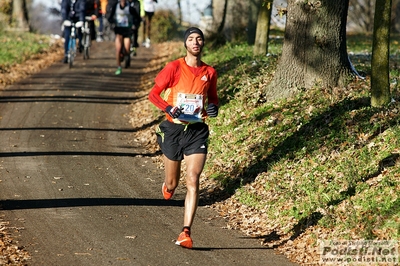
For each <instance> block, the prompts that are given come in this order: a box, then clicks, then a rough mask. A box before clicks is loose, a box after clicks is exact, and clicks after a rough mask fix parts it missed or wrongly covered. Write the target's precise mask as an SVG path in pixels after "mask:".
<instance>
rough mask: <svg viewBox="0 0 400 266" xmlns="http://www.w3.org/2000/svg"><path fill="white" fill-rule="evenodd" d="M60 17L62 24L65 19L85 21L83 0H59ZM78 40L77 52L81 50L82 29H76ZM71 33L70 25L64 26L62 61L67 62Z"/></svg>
mask: <svg viewBox="0 0 400 266" xmlns="http://www.w3.org/2000/svg"><path fill="white" fill-rule="evenodd" d="M61 18H62V21H63V25H64V22H65V21H71V22H74V23H76V22H79V21H82V22H83V21H85V0H62V1H61ZM77 33H78V34H77V35H78V40H79V46H78V47H79V52H82V44H81V41H82V31H81V30H80V29H79V30H77ZM70 35H71V26H69V27H67V26H64V39H65V43H64V59H63V61H62V62H63V63H65V64H66V63H68V44H69V36H70Z"/></svg>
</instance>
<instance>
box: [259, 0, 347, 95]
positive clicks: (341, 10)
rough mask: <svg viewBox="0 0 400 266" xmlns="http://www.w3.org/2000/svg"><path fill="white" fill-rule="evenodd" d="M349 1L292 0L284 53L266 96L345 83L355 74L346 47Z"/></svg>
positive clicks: (287, 18)
mask: <svg viewBox="0 0 400 266" xmlns="http://www.w3.org/2000/svg"><path fill="white" fill-rule="evenodd" d="M348 4H349V0H336V1H332V0H320V1H315V2H310V1H299V0H289V1H288V6H287V14H286V30H285V36H284V44H283V48H282V56H281V58H280V61H279V63H278V66H277V70H276V73H275V75H274V79H273V81H272V82H271V84H270V85H269V86H268V88H267V91H266V96H267V99H278V98H286V97H289V96H291V95H293V94H294V93H296V92H297V91H298V90H299V89H300V90H303V89H309V88H311V87H313V86H315V85H320V86H328V87H335V86H344V85H346V84H347V83H348V82H349V80H350V79H351V78H352V77H353V76H354V73H353V70H352V65H351V63H350V61H349V58H348V55H347V50H346V18H347V9H348Z"/></svg>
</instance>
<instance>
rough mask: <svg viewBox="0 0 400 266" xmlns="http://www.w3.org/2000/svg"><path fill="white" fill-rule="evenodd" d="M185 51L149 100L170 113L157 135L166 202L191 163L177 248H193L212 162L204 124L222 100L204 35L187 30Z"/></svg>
mask: <svg viewBox="0 0 400 266" xmlns="http://www.w3.org/2000/svg"><path fill="white" fill-rule="evenodd" d="M184 46H185V48H186V55H185V56H184V57H181V58H179V59H176V60H174V61H172V62H170V63H168V64H167V65H166V66H165V67H164V68H163V69H162V70H161V72H160V73H159V74H158V75H157V76H156V78H155V85H154V87H153V88H152V90H151V91H150V93H149V100H150V101H151V102H152V103H153V104H154V105H155V106H156V107H158V108H159V109H161V110H163V111H164V112H165V113H166V120H165V121H163V122H161V124H160V125H159V126H158V128H157V130H156V133H157V142H158V144H159V145H160V148H161V151H162V153H163V159H164V168H165V176H164V183H163V185H162V194H163V197H164V199H166V200H169V199H171V197H172V196H173V194H174V191H175V189H176V187H177V186H178V183H179V179H180V174H181V162H182V160H183V159H184V160H185V161H186V173H187V174H186V187H187V192H186V197H185V210H184V218H183V229H182V232H181V233H180V234H179V236H178V239H177V241H176V242H175V244H177V245H180V246H182V247H185V248H192V247H193V241H192V238H191V235H190V233H191V231H190V228H191V226H192V223H193V219H194V216H195V213H196V209H197V205H198V201H199V180H200V175H201V172H202V171H203V167H204V165H205V163H206V158H207V146H208V136H209V128H208V125H207V124H206V123H205V119H206V118H207V117H216V116H217V115H218V95H217V72H216V70H215V69H214V68H213V67H211V66H209V65H207V64H206V63H204V62H203V61H202V60H201V53H202V50H203V47H204V35H203V32H202V31H201V30H200V29H199V28H195V27H191V28H189V29H187V30H186V32H185V34H184ZM161 95H163V97H161ZM206 105H207V107H205V106H206Z"/></svg>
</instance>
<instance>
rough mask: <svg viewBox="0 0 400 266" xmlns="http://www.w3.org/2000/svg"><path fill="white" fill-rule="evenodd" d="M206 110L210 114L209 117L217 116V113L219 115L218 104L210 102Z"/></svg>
mask: <svg viewBox="0 0 400 266" xmlns="http://www.w3.org/2000/svg"><path fill="white" fill-rule="evenodd" d="M206 112H207V115H208V116H209V117H217V115H218V106H216V105H215V104H213V103H210V104H209V105H208V106H207V110H206Z"/></svg>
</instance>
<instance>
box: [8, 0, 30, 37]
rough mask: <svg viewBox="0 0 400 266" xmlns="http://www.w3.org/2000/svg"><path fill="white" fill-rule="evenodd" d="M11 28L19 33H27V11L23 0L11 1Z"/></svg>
mask: <svg viewBox="0 0 400 266" xmlns="http://www.w3.org/2000/svg"><path fill="white" fill-rule="evenodd" d="M11 25H12V28H14V29H16V30H21V31H29V23H28V9H27V5H26V1H25V0H13V6H12V22H11Z"/></svg>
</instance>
